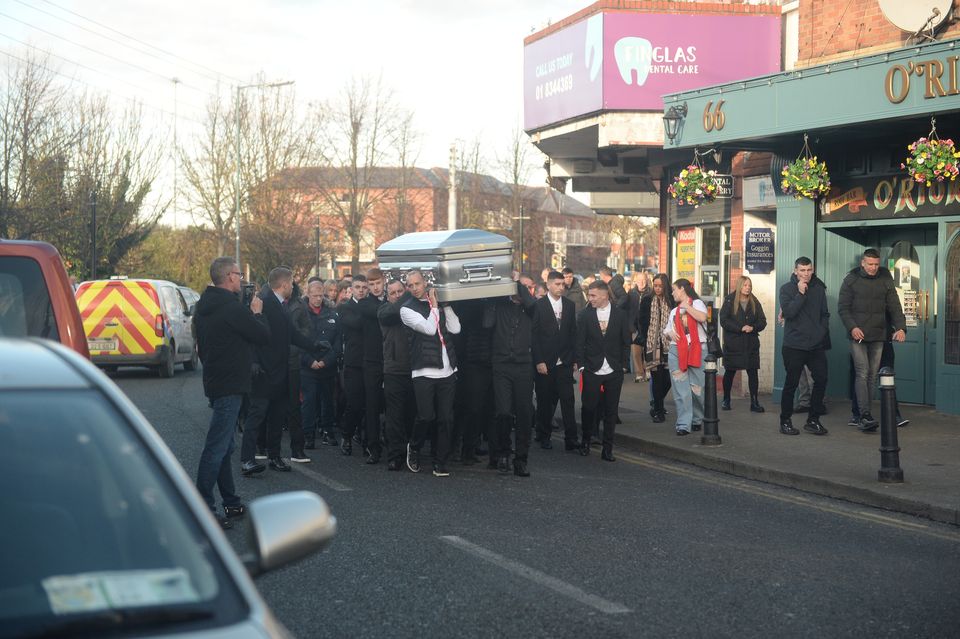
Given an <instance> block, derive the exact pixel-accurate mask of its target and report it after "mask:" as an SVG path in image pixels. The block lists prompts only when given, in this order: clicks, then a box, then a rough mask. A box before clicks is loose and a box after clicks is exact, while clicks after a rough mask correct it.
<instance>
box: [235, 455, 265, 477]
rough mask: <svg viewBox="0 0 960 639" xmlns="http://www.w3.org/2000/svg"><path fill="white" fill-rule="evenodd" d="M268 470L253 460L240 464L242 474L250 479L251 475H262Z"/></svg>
mask: <svg viewBox="0 0 960 639" xmlns="http://www.w3.org/2000/svg"><path fill="white" fill-rule="evenodd" d="M266 469H267V467H266V466H264V465H263V464H261V463H260V462H258V461H254V460H252V459H250V460H248V461H245V462H243V463H242V464H240V474H241V475H243V476H244V477H249V476H250V475H256V474H257V473H262V472H263V471H265V470H266Z"/></svg>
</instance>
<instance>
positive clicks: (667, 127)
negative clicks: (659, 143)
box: [663, 102, 687, 142]
mask: <svg viewBox="0 0 960 639" xmlns="http://www.w3.org/2000/svg"><path fill="white" fill-rule="evenodd" d="M685 117H687V103H686V102H684V103H683V104H681V105H680V106H677V105H673V106H671V107H670V108H669V109H667V112H666V113H665V114H664V115H663V132H664V133H665V134H666V136H667V139H668V140H670V141H671V142H673V140H674V139H675V138H676V137H677V132H678V131H679V129H680V121H681V120H683V119H684V118H685Z"/></svg>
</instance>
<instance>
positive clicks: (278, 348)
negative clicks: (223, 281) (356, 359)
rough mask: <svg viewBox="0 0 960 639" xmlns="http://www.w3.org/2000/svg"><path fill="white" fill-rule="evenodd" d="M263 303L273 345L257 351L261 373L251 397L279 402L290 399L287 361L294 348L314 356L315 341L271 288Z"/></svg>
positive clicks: (253, 387) (256, 376) (257, 348)
mask: <svg viewBox="0 0 960 639" xmlns="http://www.w3.org/2000/svg"><path fill="white" fill-rule="evenodd" d="M260 299H262V300H263V317H264V318H265V319H266V322H267V326H268V327H269V328H270V341H269V342H268V343H267V344H264V345H261V346H257V347H256V363H257V364H259V365H260V372H259V374H258V375H255V376H254V378H253V386H252V388H251V391H250V392H251V394H252V395H254V396H255V397H269V398H277V397H284V396H286V392H287V371H288V363H287V360H288V358H289V356H290V345H291V344H293V345H294V346H299V347H300V348H302V349H304V350H306V351H309V352H311V353H312V352H314V350H315V348H314V343H313V340H312V339H310V338H308V337H307V336H306V335H304V334H302V333H301V332H300V331H298V330H297V329H296V328H295V327H294V326H293V320H292V319H291V318H290V314H289V313H287V311H286V309H284V307H283V305H281V304H280V300H278V299H277V296H276V295H274V293H273V291H271V290H270V289H269V288H267V289H266V290H265V291H262V292H261V293H260Z"/></svg>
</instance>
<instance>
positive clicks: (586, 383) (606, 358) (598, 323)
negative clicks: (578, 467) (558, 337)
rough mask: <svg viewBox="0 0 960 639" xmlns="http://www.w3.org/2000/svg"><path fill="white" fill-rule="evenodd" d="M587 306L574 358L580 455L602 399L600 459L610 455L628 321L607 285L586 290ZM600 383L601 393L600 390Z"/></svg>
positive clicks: (610, 458) (587, 451) (585, 450)
mask: <svg viewBox="0 0 960 639" xmlns="http://www.w3.org/2000/svg"><path fill="white" fill-rule="evenodd" d="M587 301H588V303H589V305H588V306H587V307H586V308H585V309H583V311H581V313H580V317H579V318H578V319H577V345H576V351H575V353H576V354H575V356H574V360H575V361H576V362H577V363H578V364H580V371H581V373H582V374H583V391H582V394H581V396H580V401H581V404H582V406H581V413H580V419H581V422H582V424H583V436H582V443H581V445H580V454H581V455H589V454H590V435H591V434H593V429H594V427H595V424H594V422H595V421H596V414H597V408H598V407H599V405H600V402H601V400H602V401H603V451H602V452H601V453H600V458H601V459H603V460H604V461H610V462H612V461H616V459H614V457H613V431H614V428H615V427H616V423H617V414H618V408H619V405H620V389H621V388H622V387H623V374H624V373H625V372H626V370H627V361H628V359H627V358H628V357H629V355H630V341H631V338H630V323H629V322H628V321H627V314H626V312H624V311H622V310H620V309H619V308H616V307H614V305H613V304H611V303H610V288H609V287H608V286H607V285H606V284H605V283H604V282H602V281H600V280H597V281H595V282H593V283H592V284H590V287H589V288H588V289H587ZM601 386H602V387H603V393H601V392H600V388H601Z"/></svg>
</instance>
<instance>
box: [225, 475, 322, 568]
mask: <svg viewBox="0 0 960 639" xmlns="http://www.w3.org/2000/svg"><path fill="white" fill-rule="evenodd" d="M249 511H250V522H249V526H248V527H247V545H248V547H249V548H250V554H249V555H247V556H245V557H244V559H243V563H244V565H246V567H247V572H249V573H250V575H251V576H252V577H257V576H259V575H262V574H263V573H265V572H269V571H271V570H275V569H277V568H280V567H282V566H285V565H287V564H289V563H293V562H295V561H299V560H300V559H303V558H304V557H307V556H309V555H312V554H313V553H315V552H317V551H319V550H321V549H323V548H324V547H325V546H326V545H327V544H329V543H330V540H331V539H333V536H334V534H336V532H337V518H336V517H334V516H333V515H331V514H330V508H329V507H328V506H327V504H326V502H325V501H323V499H321V498H320V496H319V495H317V494H316V493H312V492H309V491H306V490H303V491H294V492H287V493H280V494H279V495H270V496H269V497H261V498H259V499H255V500H254V501H252V502H250V505H249Z"/></svg>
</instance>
